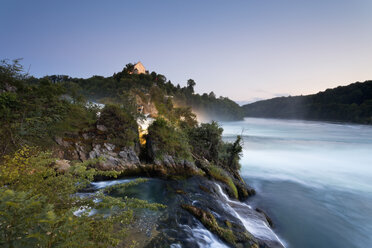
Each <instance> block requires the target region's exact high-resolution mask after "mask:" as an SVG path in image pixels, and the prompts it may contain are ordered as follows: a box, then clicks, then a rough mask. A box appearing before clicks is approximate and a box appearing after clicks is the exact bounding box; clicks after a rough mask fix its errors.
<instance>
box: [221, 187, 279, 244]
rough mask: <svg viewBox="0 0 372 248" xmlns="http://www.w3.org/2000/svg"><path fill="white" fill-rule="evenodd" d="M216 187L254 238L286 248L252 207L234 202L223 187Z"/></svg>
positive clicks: (227, 205)
mask: <svg viewBox="0 0 372 248" xmlns="http://www.w3.org/2000/svg"><path fill="white" fill-rule="evenodd" d="M216 186H217V188H218V190H219V192H220V194H221V196H222V197H223V198H224V199H225V200H226V202H227V203H226V207H227V208H229V210H230V211H231V213H233V214H234V215H235V216H236V217H237V218H238V219H239V220H240V221H241V222H242V223H243V225H244V227H245V229H247V231H248V232H250V233H251V234H252V235H253V236H254V237H256V238H257V239H260V240H263V241H270V242H274V243H279V244H280V245H281V246H283V247H285V245H284V244H283V242H282V241H281V240H280V239H279V237H278V236H277V235H276V234H275V233H274V231H273V230H272V229H271V228H270V227H269V226H268V224H267V223H266V222H265V221H264V220H262V218H260V217H259V216H258V214H257V213H256V212H255V211H253V210H252V207H251V206H249V205H248V204H245V203H242V202H239V201H234V200H231V199H229V197H228V196H227V195H226V194H225V193H224V192H223V190H222V188H221V186H220V185H219V184H217V183H216Z"/></svg>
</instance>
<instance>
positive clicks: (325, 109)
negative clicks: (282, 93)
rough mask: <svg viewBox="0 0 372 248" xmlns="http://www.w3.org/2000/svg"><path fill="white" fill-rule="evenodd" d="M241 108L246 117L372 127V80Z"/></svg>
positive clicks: (265, 101) (274, 99) (279, 98)
mask: <svg viewBox="0 0 372 248" xmlns="http://www.w3.org/2000/svg"><path fill="white" fill-rule="evenodd" d="M242 108H243V110H244V115H245V116H246V117H266V118H283V119H304V120H324V121H341V122H354V123H362V124H372V81H365V82H363V83H361V82H356V83H353V84H350V85H348V86H339V87H337V88H334V89H327V90H326V91H323V92H319V93H317V94H314V95H307V96H294V97H291V96H289V97H277V98H273V99H269V100H263V101H258V102H255V103H251V104H246V105H244V106H242Z"/></svg>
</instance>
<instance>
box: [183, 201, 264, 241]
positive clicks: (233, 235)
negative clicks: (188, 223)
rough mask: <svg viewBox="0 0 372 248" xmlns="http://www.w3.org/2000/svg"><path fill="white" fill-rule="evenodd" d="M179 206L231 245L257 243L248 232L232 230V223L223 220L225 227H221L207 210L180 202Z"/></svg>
mask: <svg viewBox="0 0 372 248" xmlns="http://www.w3.org/2000/svg"><path fill="white" fill-rule="evenodd" d="M181 207H182V208H183V209H185V210H187V211H188V212H189V213H191V214H192V215H193V216H195V217H196V218H197V219H198V220H199V221H200V222H201V223H202V224H203V225H204V226H205V227H206V228H207V229H208V230H209V231H211V232H212V233H214V234H216V235H217V236H218V237H220V238H221V239H222V240H224V241H225V242H226V243H228V244H230V245H231V246H233V247H251V246H252V245H254V244H257V241H256V240H255V239H254V237H253V236H252V235H251V234H249V233H248V232H246V231H243V232H241V231H236V230H233V224H231V223H230V222H229V221H225V225H226V227H222V226H220V225H219V224H218V222H217V220H216V218H215V217H214V215H213V214H212V213H210V212H208V211H205V210H203V209H201V208H198V207H195V206H192V205H187V204H182V205H181Z"/></svg>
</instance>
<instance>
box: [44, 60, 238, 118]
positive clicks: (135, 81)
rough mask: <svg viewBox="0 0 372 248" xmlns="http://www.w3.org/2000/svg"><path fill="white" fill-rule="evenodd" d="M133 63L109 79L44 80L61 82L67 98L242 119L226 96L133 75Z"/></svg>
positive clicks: (156, 77)
mask: <svg viewBox="0 0 372 248" xmlns="http://www.w3.org/2000/svg"><path fill="white" fill-rule="evenodd" d="M133 68H134V65H133V64H127V65H126V67H124V69H123V70H122V71H121V72H118V73H114V74H113V75H112V76H111V77H102V76H93V77H90V78H87V79H83V78H71V77H69V76H65V75H52V76H47V77H46V78H47V79H48V80H50V81H52V82H54V83H61V84H63V85H64V87H65V88H67V89H68V91H69V94H70V95H76V94H79V95H83V96H84V97H85V98H86V99H88V100H92V101H96V102H102V103H107V102H111V103H112V102H115V103H117V102H118V101H120V102H121V101H122V100H123V99H126V100H128V99H137V101H136V103H135V104H137V105H138V104H140V105H142V103H144V102H147V103H148V102H151V103H152V104H154V105H155V107H156V109H157V110H158V111H159V113H160V114H163V115H166V112H167V111H168V110H169V109H170V108H171V105H172V106H173V105H174V106H176V107H191V108H192V109H193V111H194V112H196V113H197V114H198V115H200V116H198V118H199V117H201V119H203V120H222V121H232V120H241V119H242V118H243V111H242V110H241V108H240V106H239V105H238V104H237V103H235V102H234V101H232V100H230V99H228V98H227V97H216V96H215V94H214V93H213V92H210V93H209V94H207V93H204V94H201V95H200V94H197V93H195V92H194V87H195V85H196V83H195V81H194V80H192V79H189V80H188V81H187V86H185V87H180V85H179V84H178V85H177V86H175V85H174V84H172V82H171V81H170V80H167V78H166V77H165V76H164V75H162V74H158V73H156V72H151V73H148V72H147V73H144V74H135V73H132V71H133Z"/></svg>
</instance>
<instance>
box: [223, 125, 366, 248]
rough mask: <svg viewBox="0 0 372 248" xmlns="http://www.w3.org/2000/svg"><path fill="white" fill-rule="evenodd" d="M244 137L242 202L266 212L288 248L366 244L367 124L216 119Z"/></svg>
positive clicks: (228, 130)
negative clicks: (246, 193) (251, 192)
mask: <svg viewBox="0 0 372 248" xmlns="http://www.w3.org/2000/svg"><path fill="white" fill-rule="evenodd" d="M222 126H223V128H224V138H225V139H226V140H233V139H234V137H235V136H236V135H237V134H243V137H244V139H243V140H244V153H243V158H242V161H241V163H242V170H241V172H242V176H243V177H244V179H245V180H246V182H247V183H248V184H250V185H251V186H253V187H254V188H255V189H256V191H257V195H256V196H254V197H252V198H250V199H249V200H248V203H249V204H250V205H252V206H256V207H260V208H262V209H264V210H265V211H266V212H268V214H269V215H270V217H272V219H273V221H274V224H275V228H274V230H275V231H276V233H277V234H278V236H279V237H280V238H281V239H282V240H283V241H284V242H285V244H286V246H287V247H300V248H307V247H309V248H310V247H317V248H319V247H327V248H328V247H348V248H350V247H366V248H368V247H372V126H363V125H350V124H332V123H323V122H309V121H294V120H274V119H259V118H247V119H245V120H244V121H240V122H230V123H222Z"/></svg>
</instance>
